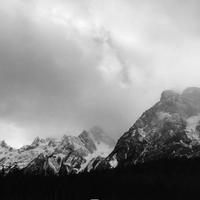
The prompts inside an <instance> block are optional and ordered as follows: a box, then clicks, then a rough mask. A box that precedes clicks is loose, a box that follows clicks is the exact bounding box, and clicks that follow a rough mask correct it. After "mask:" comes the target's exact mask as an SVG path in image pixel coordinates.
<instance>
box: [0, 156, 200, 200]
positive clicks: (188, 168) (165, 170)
mask: <svg viewBox="0 0 200 200" xmlns="http://www.w3.org/2000/svg"><path fill="white" fill-rule="evenodd" d="M199 193H200V159H191V160H184V159H182V160H181V159H179V160H168V161H166V160H165V161H164V160H162V161H161V160H160V161H154V162H149V163H145V164H142V165H137V166H134V167H127V168H126V169H125V168H123V169H114V170H104V171H98V172H92V173H90V174H87V173H84V174H79V175H68V176H62V177H50V176H49V177H42V176H23V175H22V174H20V172H16V173H13V174H12V175H10V176H6V177H1V178H0V199H5V200H38V199H43V200H76V199H77V200H81V199H88V200H89V199H102V200H118V199H122V200H127V199H136V200H137V199H173V198H175V197H176V199H186V198H191V195H192V196H195V195H198V196H199V195H200V194H199Z"/></svg>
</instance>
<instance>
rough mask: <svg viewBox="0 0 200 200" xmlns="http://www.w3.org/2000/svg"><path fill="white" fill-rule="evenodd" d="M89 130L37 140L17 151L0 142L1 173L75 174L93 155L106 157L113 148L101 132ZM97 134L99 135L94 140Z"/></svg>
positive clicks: (109, 140) (111, 142)
mask: <svg viewBox="0 0 200 200" xmlns="http://www.w3.org/2000/svg"><path fill="white" fill-rule="evenodd" d="M91 130H92V131H88V132H87V131H83V132H82V133H81V134H80V135H79V136H78V137H75V136H66V135H64V136H63V137H62V138H61V139H55V138H47V139H41V138H39V137H37V138H35V140H34V141H33V143H32V144H31V145H26V146H23V147H22V148H20V149H14V148H12V147H9V146H8V145H7V144H6V143H5V141H2V142H0V170H2V171H3V172H4V174H9V173H10V172H11V171H13V169H14V170H15V171H16V170H19V171H20V172H23V173H25V174H43V175H47V174H60V173H61V174H63V173H67V174H69V173H78V172H80V171H82V170H83V168H84V167H86V166H87V164H88V163H89V162H90V160H91V159H93V158H94V157H97V156H102V157H106V156H108V155H109V153H110V152H111V151H112V150H113V148H114V145H113V144H114V141H113V140H112V139H111V138H109V137H108V136H107V135H106V133H104V132H103V130H102V129H100V128H97V127H96V128H93V129H91ZM95 130H97V131H96V132H95ZM93 132H95V133H93ZM97 132H98V134H101V136H99V137H97ZM108 138H109V139H108Z"/></svg>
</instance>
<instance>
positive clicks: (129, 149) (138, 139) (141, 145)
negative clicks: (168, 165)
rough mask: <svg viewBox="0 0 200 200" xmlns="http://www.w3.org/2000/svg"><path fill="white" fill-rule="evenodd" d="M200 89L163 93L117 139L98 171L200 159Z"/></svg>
mask: <svg viewBox="0 0 200 200" xmlns="http://www.w3.org/2000/svg"><path fill="white" fill-rule="evenodd" d="M199 113H200V88H187V89H186V90H184V91H183V93H182V94H179V93H177V92H174V91H170V90H168V91H164V92H163V93H162V95H161V98H160V101H159V102H158V103H156V104H155V105H154V106H153V107H152V108H150V109H149V110H147V111H146V112H144V113H143V114H142V116H141V117H140V118H139V119H138V120H137V121H136V122H135V124H134V125H133V126H132V127H131V128H130V129H129V130H128V131H127V132H126V133H124V135H123V136H122V137H121V138H120V139H119V140H118V142H117V145H116V146H115V148H114V150H113V152H112V153H111V154H110V155H109V156H108V157H107V158H106V159H104V161H103V162H102V163H101V164H100V168H113V167H116V166H119V167H121V166H129V165H134V164H137V163H143V162H147V161H150V160H159V159H161V158H162V159H173V158H191V157H199V156H200V131H199V130H200V115H199Z"/></svg>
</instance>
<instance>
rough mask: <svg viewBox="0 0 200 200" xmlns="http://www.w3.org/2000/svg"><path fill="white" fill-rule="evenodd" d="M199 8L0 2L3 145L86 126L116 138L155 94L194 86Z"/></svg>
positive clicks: (183, 4) (194, 5) (139, 3)
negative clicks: (100, 128) (94, 127)
mask: <svg viewBox="0 0 200 200" xmlns="http://www.w3.org/2000/svg"><path fill="white" fill-rule="evenodd" d="M199 5H200V4H199V2H198V1H195V0H193V1H183V0H182V1H179V0H176V1H172V0H170V1H164V0H159V1H158V0H152V1H147V0H142V1H136V0H134V1H132V0H131V1H130V0H127V1H122V0H118V1H116V0H115V1H114V0H109V1H107V0H106V1H105V0H102V1H91V0H86V1H78V0H76V1H74V0H73V1H70V0H68V1H62V0H59V1H54V0H49V1H47V0H36V1H33V0H29V1H25V0H2V3H1V7H0V24H1V26H0V132H1V138H2V139H6V140H7V141H8V142H10V143H11V144H13V145H16V146H20V145H22V144H24V143H26V142H27V141H30V140H32V139H33V137H35V136H37V135H39V136H41V137H46V136H57V135H62V134H63V133H65V132H66V133H68V134H78V133H79V132H80V131H81V130H83V129H89V128H90V127H92V126H94V125H99V126H102V127H103V128H104V129H105V130H107V131H108V132H109V133H110V134H111V135H113V136H114V137H118V136H119V135H121V134H122V133H123V131H125V130H126V129H128V128H129V126H130V125H132V123H133V122H134V121H135V120H136V118H137V117H138V116H139V115H140V114H141V112H143V111H144V110H145V109H147V108H148V107H149V106H151V105H152V104H153V103H155V101H157V100H158V99H159V95H160V92H161V91H162V90H164V89H168V88H178V89H183V88H184V87H186V86H188V85H198V84H199V83H200V82H199V76H198V73H196V72H197V71H199V64H200V61H199V55H198V52H199V50H200V39H199V12H198V10H199V9H198V8H199ZM119 11H120V12H119ZM180 74H181V76H180Z"/></svg>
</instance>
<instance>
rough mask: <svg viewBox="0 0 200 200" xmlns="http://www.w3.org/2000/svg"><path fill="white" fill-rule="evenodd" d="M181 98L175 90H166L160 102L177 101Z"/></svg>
mask: <svg viewBox="0 0 200 200" xmlns="http://www.w3.org/2000/svg"><path fill="white" fill-rule="evenodd" d="M179 98H180V94H179V93H178V92H176V91H173V90H165V91H163V92H162V94H161V98H160V101H162V102H165V101H176V100H178V99H179Z"/></svg>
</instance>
